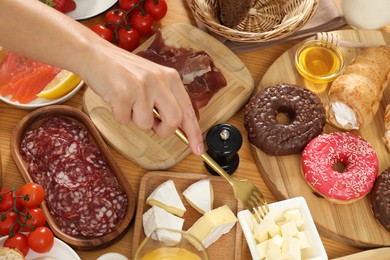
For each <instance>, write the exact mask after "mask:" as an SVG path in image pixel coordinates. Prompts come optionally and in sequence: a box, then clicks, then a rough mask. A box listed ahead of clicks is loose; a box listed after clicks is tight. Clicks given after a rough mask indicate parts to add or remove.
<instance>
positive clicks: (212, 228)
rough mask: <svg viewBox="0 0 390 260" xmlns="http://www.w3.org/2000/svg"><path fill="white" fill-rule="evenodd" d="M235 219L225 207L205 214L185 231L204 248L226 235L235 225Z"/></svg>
mask: <svg viewBox="0 0 390 260" xmlns="http://www.w3.org/2000/svg"><path fill="white" fill-rule="evenodd" d="M236 222H237V218H236V216H235V215H234V213H233V212H232V210H231V209H230V208H229V206H227V205H223V206H221V207H219V208H216V209H213V210H211V211H209V212H206V213H205V214H204V215H203V216H202V217H201V218H199V219H198V220H197V221H196V222H195V224H194V225H193V226H192V227H191V228H190V229H189V230H188V231H187V232H188V233H189V234H191V235H193V236H194V237H196V238H197V239H198V240H199V241H201V242H202V244H203V246H204V247H205V248H207V247H209V246H210V245H211V244H212V243H214V242H215V241H217V240H218V239H219V238H220V237H221V236H222V235H224V234H226V233H228V232H229V231H230V230H231V229H232V228H233V226H234V225H235V224H236Z"/></svg>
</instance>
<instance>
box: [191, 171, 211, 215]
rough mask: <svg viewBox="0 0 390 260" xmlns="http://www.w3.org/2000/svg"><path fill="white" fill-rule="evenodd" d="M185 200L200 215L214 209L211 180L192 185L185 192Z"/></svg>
mask: <svg viewBox="0 0 390 260" xmlns="http://www.w3.org/2000/svg"><path fill="white" fill-rule="evenodd" d="M183 196H184V198H185V199H186V200H187V201H188V203H189V204H190V205H191V207H193V208H194V209H196V211H198V212H199V213H200V214H204V213H205V212H208V211H210V210H212V209H213V202H214V192H213V186H212V185H211V182H210V178H207V179H203V180H200V181H197V182H195V183H193V184H191V185H190V186H189V187H188V188H187V189H186V190H185V191H184V192H183Z"/></svg>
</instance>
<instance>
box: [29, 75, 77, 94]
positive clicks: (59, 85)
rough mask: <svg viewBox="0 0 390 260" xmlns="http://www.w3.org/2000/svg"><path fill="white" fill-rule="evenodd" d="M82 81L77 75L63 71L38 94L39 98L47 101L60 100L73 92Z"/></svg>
mask: <svg viewBox="0 0 390 260" xmlns="http://www.w3.org/2000/svg"><path fill="white" fill-rule="evenodd" d="M80 81H81V79H80V78H79V77H78V76H77V75H76V74H74V73H72V72H70V71H67V70H62V71H60V72H59V73H58V74H57V75H56V76H55V77H54V79H53V80H52V81H50V82H49V84H47V86H46V87H45V88H44V89H43V90H42V91H41V92H39V93H38V94H37V97H40V98H47V99H56V98H60V97H62V96H64V95H66V94H68V93H69V92H70V91H72V90H73V89H74V88H75V87H76V86H77V85H78V84H79V83H80Z"/></svg>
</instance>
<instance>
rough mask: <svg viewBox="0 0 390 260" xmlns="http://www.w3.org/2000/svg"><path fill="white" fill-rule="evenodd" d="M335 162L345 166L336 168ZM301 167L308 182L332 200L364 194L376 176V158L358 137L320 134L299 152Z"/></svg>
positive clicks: (371, 148)
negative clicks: (300, 154)
mask: <svg viewBox="0 0 390 260" xmlns="http://www.w3.org/2000/svg"><path fill="white" fill-rule="evenodd" d="M337 163H341V164H343V165H344V167H345V168H344V170H343V171H337V170H335V169H334V166H335V165H336V164H337ZM302 170H303V175H304V178H305V179H306V181H307V182H308V184H309V185H310V186H311V187H312V188H313V189H314V190H315V191H316V192H318V193H319V194H320V195H322V196H323V197H325V198H326V199H327V200H329V201H331V202H334V203H339V204H341V203H351V202H354V201H356V200H358V199H361V198H363V197H364V196H365V195H367V194H368V193H369V192H370V190H371V189H372V188H373V186H374V182H375V179H376V177H377V175H378V157H377V155H376V153H375V150H374V149H373V147H372V146H371V145H370V144H369V143H368V142H367V141H365V140H364V139H363V138H362V137H361V136H357V135H353V134H351V133H338V132H335V133H330V134H322V135H319V136H317V137H315V138H314V139H313V140H311V141H310V142H309V143H308V145H307V146H306V148H305V149H304V151H303V152H302Z"/></svg>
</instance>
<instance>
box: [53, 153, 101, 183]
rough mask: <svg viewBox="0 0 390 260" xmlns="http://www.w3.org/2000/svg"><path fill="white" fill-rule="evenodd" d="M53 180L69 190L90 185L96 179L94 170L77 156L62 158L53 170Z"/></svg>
mask: <svg viewBox="0 0 390 260" xmlns="http://www.w3.org/2000/svg"><path fill="white" fill-rule="evenodd" d="M53 178H54V180H55V181H56V182H57V183H58V184H60V185H61V186H65V187H67V188H68V189H70V190H74V189H77V188H79V187H85V186H88V185H90V184H91V183H92V182H93V180H94V179H95V178H96V176H95V171H94V168H93V167H92V166H91V165H90V164H89V163H88V162H86V161H85V159H84V158H82V157H81V156H79V155H77V154H72V155H70V156H68V157H63V158H62V159H60V160H59V162H58V164H57V167H55V168H54V170H53Z"/></svg>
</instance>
